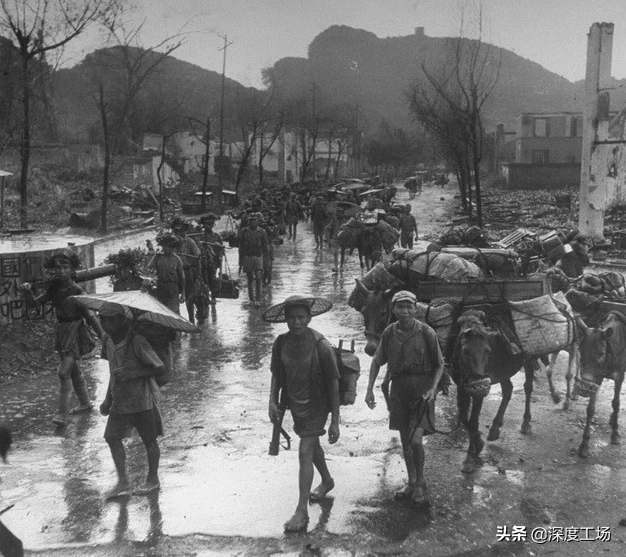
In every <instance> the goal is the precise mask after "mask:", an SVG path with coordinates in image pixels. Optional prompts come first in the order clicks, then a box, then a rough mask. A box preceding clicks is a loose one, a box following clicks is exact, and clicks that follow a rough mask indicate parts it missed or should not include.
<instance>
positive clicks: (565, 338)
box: [509, 294, 576, 356]
mask: <svg viewBox="0 0 626 557" xmlns="http://www.w3.org/2000/svg"><path fill="white" fill-rule="evenodd" d="M561 296H562V295H561ZM509 306H510V308H511V315H512V318H513V324H514V326H515V332H516V334H517V337H518V339H519V342H520V345H521V347H522V350H523V351H524V353H526V354H527V355H529V356H543V355H546V354H552V353H554V352H557V351H559V350H563V349H565V348H567V347H568V346H570V345H571V343H572V342H574V339H575V336H576V325H575V322H574V318H573V316H572V314H571V307H570V306H569V304H567V302H566V300H565V297H564V296H562V297H561V299H559V298H556V297H555V296H551V295H549V294H546V295H545V296H540V297H539V298H534V299H532V300H522V301H519V302H509ZM568 308H569V310H568Z"/></svg>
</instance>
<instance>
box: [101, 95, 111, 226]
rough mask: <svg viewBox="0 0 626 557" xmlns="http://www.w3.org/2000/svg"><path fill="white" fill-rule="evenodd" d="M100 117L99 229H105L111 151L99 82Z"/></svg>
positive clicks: (104, 106)
mask: <svg viewBox="0 0 626 557" xmlns="http://www.w3.org/2000/svg"><path fill="white" fill-rule="evenodd" d="M98 108H99V109H100V118H101V120H102V136H103V138H104V170H103V173H102V212H101V217H100V229H101V230H102V232H104V233H106V231H107V215H108V205H109V166H110V159H111V151H110V144H109V123H108V121H107V112H106V105H105V104H104V85H102V84H100V98H99V102H98Z"/></svg>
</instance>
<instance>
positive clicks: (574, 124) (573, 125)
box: [569, 116, 578, 137]
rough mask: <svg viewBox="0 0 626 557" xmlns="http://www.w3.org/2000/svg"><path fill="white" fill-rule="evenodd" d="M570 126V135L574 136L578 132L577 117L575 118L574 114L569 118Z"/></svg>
mask: <svg viewBox="0 0 626 557" xmlns="http://www.w3.org/2000/svg"><path fill="white" fill-rule="evenodd" d="M570 124H571V127H570V134H569V136H570V137H576V135H577V134H578V118H576V116H572V119H571V122H570Z"/></svg>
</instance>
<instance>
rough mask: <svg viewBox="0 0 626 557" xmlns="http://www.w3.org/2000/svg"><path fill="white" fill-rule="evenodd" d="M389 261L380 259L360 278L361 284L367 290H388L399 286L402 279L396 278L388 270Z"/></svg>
mask: <svg viewBox="0 0 626 557" xmlns="http://www.w3.org/2000/svg"><path fill="white" fill-rule="evenodd" d="M390 265H391V262H390V261H381V262H380V263H376V265H374V266H373V267H372V268H371V269H370V270H369V271H368V272H367V273H365V275H363V278H362V279H361V282H362V283H363V286H365V288H367V289H368V290H379V291H384V290H389V289H391V288H395V287H400V286H402V285H403V283H402V281H400V280H398V279H397V278H396V277H394V276H393V275H392V274H391V273H390V272H389V270H388V269H389V266H390Z"/></svg>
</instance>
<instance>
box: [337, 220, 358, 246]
mask: <svg viewBox="0 0 626 557" xmlns="http://www.w3.org/2000/svg"><path fill="white" fill-rule="evenodd" d="M364 228H365V224H363V222H361V221H360V220H357V219H355V218H351V219H350V220H349V221H348V222H347V223H345V224H342V225H341V226H340V227H339V233H338V234H337V241H338V242H339V245H340V246H341V247H342V248H347V249H354V248H356V247H357V246H358V245H359V239H360V237H361V232H362V231H363V229H364Z"/></svg>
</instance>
